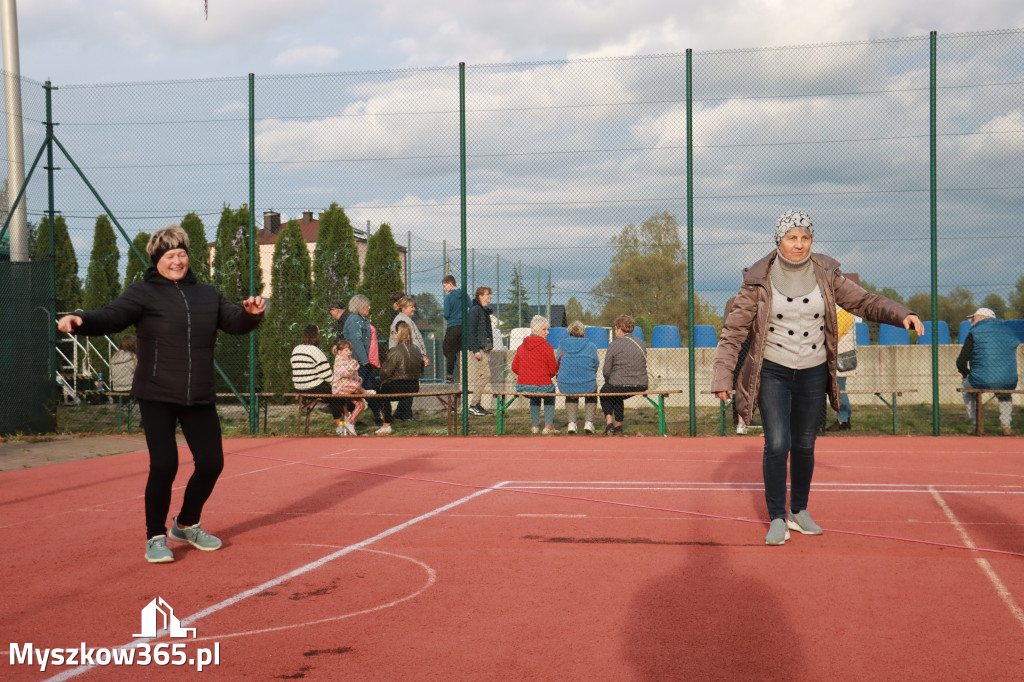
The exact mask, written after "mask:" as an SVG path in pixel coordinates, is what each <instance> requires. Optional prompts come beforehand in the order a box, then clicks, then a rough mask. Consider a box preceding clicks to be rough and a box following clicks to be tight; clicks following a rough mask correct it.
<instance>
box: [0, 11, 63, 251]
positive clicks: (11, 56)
mask: <svg viewBox="0 0 1024 682" xmlns="http://www.w3.org/2000/svg"><path fill="white" fill-rule="evenodd" d="M0 25H2V26H0V28H2V40H3V43H4V105H5V107H6V109H7V116H6V119H7V197H8V200H10V199H11V198H13V197H16V196H17V195H18V190H20V189H21V186H22V185H24V184H25V143H24V136H23V134H22V129H21V64H20V61H19V59H18V8H17V6H16V4H15V1H14V0H0ZM27 201H28V198H27V195H22V197H21V201H20V202H18V207H17V209H15V211H14V215H13V216H11V226H10V228H9V231H10V235H11V262H14V263H25V262H28V259H29V253H28V221H27V216H28V213H27V212H26V210H25V203H26V202H27ZM50 229H53V226H51V228H50Z"/></svg>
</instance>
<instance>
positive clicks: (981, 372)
mask: <svg viewBox="0 0 1024 682" xmlns="http://www.w3.org/2000/svg"><path fill="white" fill-rule="evenodd" d="M967 319H968V320H970V321H971V331H970V333H969V334H968V335H967V338H966V339H964V346H963V348H962V349H961V350H960V355H959V356H958V357H957V359H956V368H957V371H959V372H960V374H961V376H963V378H964V382H963V387H964V388H987V389H995V390H1000V389H1013V388H1016V387H1017V344H1018V343H1019V342H1020V341H1019V340H1018V339H1017V335H1016V334H1014V333H1013V331H1012V330H1011V329H1010V328H1009V327H1007V326H1006V325H1005V324H1004V323H1003V322H1001V321H1000V320H997V319H996V314H995V313H994V312H992V311H991V310H990V309H988V308H978V309H977V310H976V311H974V314H973V315H970V316H969V317H968V318H967ZM963 395H964V405H965V406H966V407H967V414H968V416H970V418H971V423H973V424H974V429H975V431H977V429H978V424H977V423H976V419H977V417H976V415H977V401H978V395H977V394H976V393H964V394H963ZM997 395H998V398H999V423H1000V424H1001V425H1002V427H1003V435H1004V436H1012V435H1013V430H1012V429H1011V428H1010V420H1011V417H1012V412H1013V396H1011V395H1008V394H997Z"/></svg>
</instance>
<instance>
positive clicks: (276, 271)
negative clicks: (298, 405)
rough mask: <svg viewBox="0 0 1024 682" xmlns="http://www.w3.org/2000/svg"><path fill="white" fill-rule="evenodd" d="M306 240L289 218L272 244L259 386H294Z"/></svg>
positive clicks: (305, 291)
mask: <svg viewBox="0 0 1024 682" xmlns="http://www.w3.org/2000/svg"><path fill="white" fill-rule="evenodd" d="M310 271H311V264H310V259H309V251H308V250H307V249H306V240H305V238H304V237H303V236H302V228H301V227H299V221H297V220H289V221H288V224H287V225H286V226H285V227H284V228H283V229H282V230H281V234H280V236H278V238H277V244H276V245H275V246H274V260H273V261H272V264H271V266H270V272H271V275H270V278H271V279H270V282H271V291H272V292H273V295H272V297H271V300H270V305H269V306H268V307H267V313H266V315H265V316H264V320H263V323H262V324H261V325H260V328H259V329H260V332H259V333H260V349H259V357H260V367H261V369H262V376H263V390H265V391H269V392H275V393H284V392H288V391H291V390H293V389H294V386H293V385H292V380H291V364H290V360H289V358H290V357H291V351H292V348H294V347H295V345H296V344H298V343H299V340H300V338H301V333H302V330H303V329H304V328H305V326H306V325H307V324H309V318H308V317H307V315H308V313H309V302H310V298H311V289H312V281H311V278H310Z"/></svg>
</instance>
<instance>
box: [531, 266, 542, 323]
mask: <svg viewBox="0 0 1024 682" xmlns="http://www.w3.org/2000/svg"><path fill="white" fill-rule="evenodd" d="M540 282H541V279H540V266H538V267H537V312H536V314H537V315H540ZM530 319H533V318H530Z"/></svg>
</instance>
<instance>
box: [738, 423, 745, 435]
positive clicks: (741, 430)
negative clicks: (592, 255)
mask: <svg viewBox="0 0 1024 682" xmlns="http://www.w3.org/2000/svg"><path fill="white" fill-rule="evenodd" d="M747 428H748V427H747V425H746V424H737V425H736V433H738V434H740V435H741V436H745V435H747Z"/></svg>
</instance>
